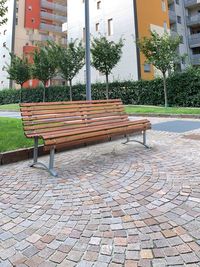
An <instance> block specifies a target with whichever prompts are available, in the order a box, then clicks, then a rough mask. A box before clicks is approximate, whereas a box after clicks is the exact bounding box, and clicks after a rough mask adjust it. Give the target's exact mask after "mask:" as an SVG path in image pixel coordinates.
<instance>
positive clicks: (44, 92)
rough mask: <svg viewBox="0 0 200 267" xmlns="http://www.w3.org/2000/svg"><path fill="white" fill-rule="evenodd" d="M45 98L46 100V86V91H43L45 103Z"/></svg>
mask: <svg viewBox="0 0 200 267" xmlns="http://www.w3.org/2000/svg"><path fill="white" fill-rule="evenodd" d="M45 98H46V91H45V86H44V89H43V102H45Z"/></svg>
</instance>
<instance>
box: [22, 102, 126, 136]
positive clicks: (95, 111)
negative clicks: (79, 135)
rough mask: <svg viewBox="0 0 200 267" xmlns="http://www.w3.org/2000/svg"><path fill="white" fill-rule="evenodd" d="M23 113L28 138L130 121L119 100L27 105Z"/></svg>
mask: <svg viewBox="0 0 200 267" xmlns="http://www.w3.org/2000/svg"><path fill="white" fill-rule="evenodd" d="M20 111H21V116H22V120H23V127H24V132H25V135H26V136H27V137H33V136H36V135H38V136H39V135H41V134H43V133H50V132H59V131H63V130H73V129H77V128H82V127H88V126H101V125H106V124H109V125H110V124H112V123H117V122H122V121H127V120H128V116H127V114H126V113H125V110H124V107H123V104H122V101H121V100H120V99H114V100H96V101H73V102H45V103H26V104H20Z"/></svg>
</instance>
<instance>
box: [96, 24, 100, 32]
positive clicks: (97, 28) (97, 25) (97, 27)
mask: <svg viewBox="0 0 200 267" xmlns="http://www.w3.org/2000/svg"><path fill="white" fill-rule="evenodd" d="M95 29H96V32H98V31H99V23H96V26H95Z"/></svg>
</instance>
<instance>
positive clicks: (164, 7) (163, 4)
mask: <svg viewBox="0 0 200 267" xmlns="http://www.w3.org/2000/svg"><path fill="white" fill-rule="evenodd" d="M162 11H163V12H166V3H165V0H162Z"/></svg>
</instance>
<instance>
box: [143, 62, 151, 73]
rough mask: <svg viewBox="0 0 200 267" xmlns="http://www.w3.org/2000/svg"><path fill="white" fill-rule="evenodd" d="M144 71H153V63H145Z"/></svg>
mask: <svg viewBox="0 0 200 267" xmlns="http://www.w3.org/2000/svg"><path fill="white" fill-rule="evenodd" d="M144 72H151V65H150V64H144Z"/></svg>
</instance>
